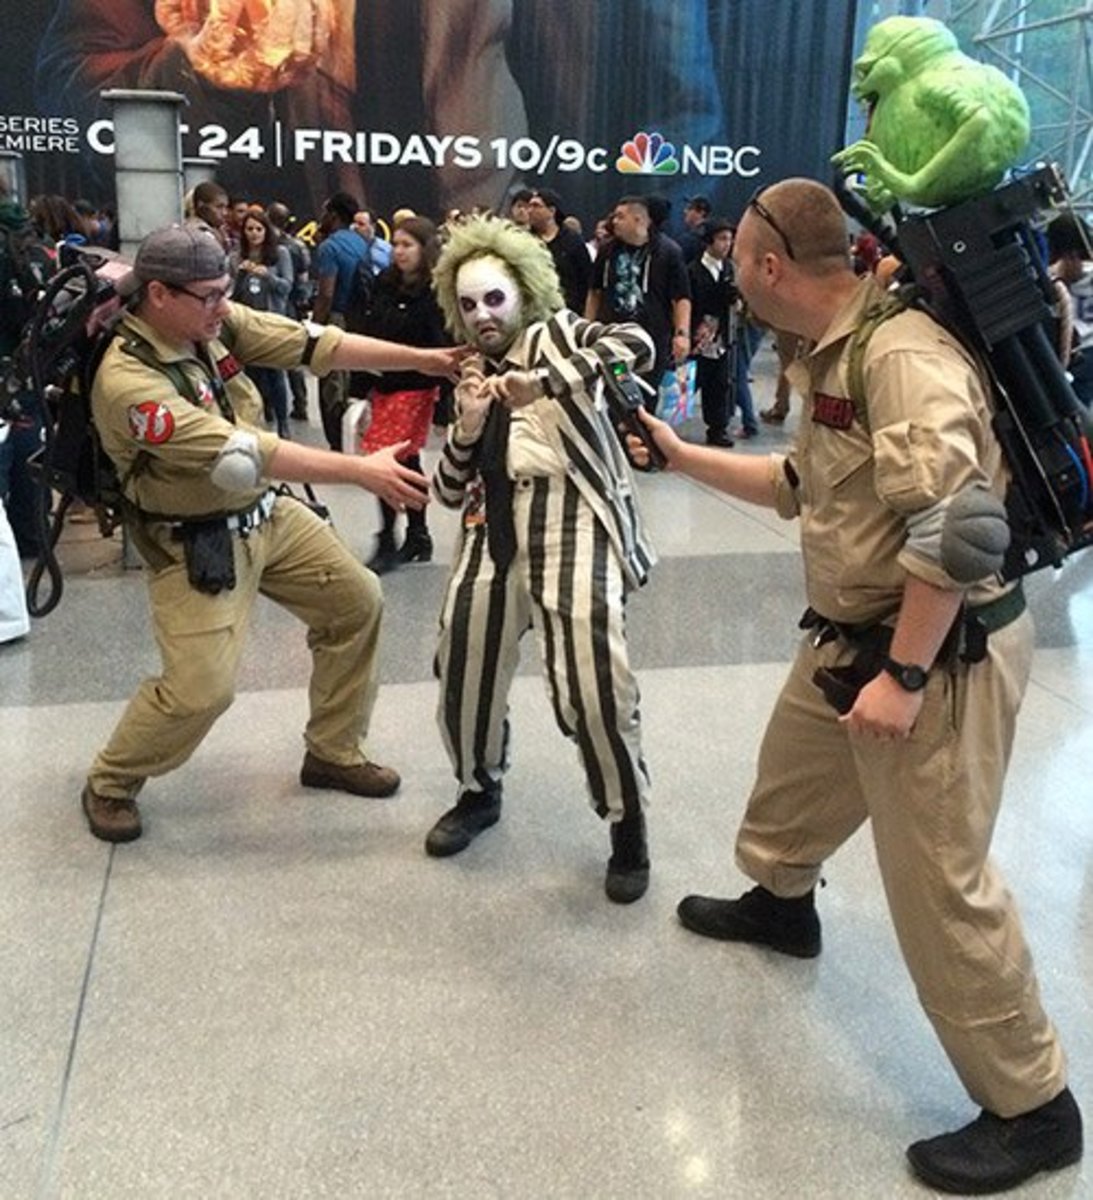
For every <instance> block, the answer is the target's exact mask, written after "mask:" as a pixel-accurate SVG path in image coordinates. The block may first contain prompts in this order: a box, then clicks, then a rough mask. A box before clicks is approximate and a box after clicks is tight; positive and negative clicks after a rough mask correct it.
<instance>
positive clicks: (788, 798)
mask: <svg viewBox="0 0 1093 1200" xmlns="http://www.w3.org/2000/svg"><path fill="white" fill-rule="evenodd" d="M877 295H878V293H877V291H876V289H875V285H874V284H873V283H872V281H870V280H865V281H863V283H862V285H861V287H860V288H859V291H858V292H857V293H856V294H855V297H854V299H853V301H852V302H851V303H848V304H847V306H846V307H845V308H844V309H843V310H842V311H841V312H839V313H838V314H836V315H835V317H834V319H833V321H832V323H831V325H830V327H829V329H828V331H827V333H826V334H825V335H824V337H823V339H822V340H821V341H820V342H819V343H818V344H817V346H816V347H815V349H814V350H813V351H812V353H811V354H810V355H808V356H806V358H805V359H804V360H803V361H802V362H800V363H797V364H795V365H794V366H793V367H791V368H790V370H791V372H793V375H792V382H793V384H794V386H795V387H796V388H797V389H798V391H799V392H800V394H801V395H802V396H804V397H805V398H806V399H805V403H804V410H803V418H802V424H801V432H800V438H799V442H798V445H797V448H796V450H795V452H794V453H793V454H792V455H791V456H790V457H789V460H788V461H789V465H790V468H791V471H790V472H789V473H787V472H786V470H785V466H786V460H784V459H782V458H780V457H779V456H773V457H772V460H771V465H772V479H773V481H774V484H775V489H776V493H777V506H778V510H779V512H780V513H781V515H783V516H786V517H792V516H799V517H800V519H801V529H802V549H803V554H804V563H805V573H806V581H807V592H808V600H809V603H810V605H812V607H813V608H815V609H816V610H817V611H818V612H820V613H822V614H823V615H824V616H825V617H828V618H830V619H831V620H832V621H836V622H840V623H847V624H859V623H863V622H864V623H868V622H874V621H888V622H889V623H892V622H894V619H895V616H896V613H897V611H898V608H899V605H900V602H901V598H902V591H903V584H904V580H905V577H906V576H907V575H914V576H918V577H920V578H921V579H923V580H925V581H927V582H929V583H931V584H934V585H936V586H939V587H942V588H956V587H957V584H956V583H955V582H953V581H952V580H950V579H949V578H947V577H946V575H945V574H944V573H943V572H942V570H941V568H940V566H939V564H938V562H937V561H936V560H935V559H933V558H932V557H931V556H930V555H928V554H922V553H919V552H917V551H916V550H915V549H914V548H913V546H912V545H911V543H910V542H909V540H908V537H907V529H906V524H905V522H906V518H908V517H910V516H913V515H915V514H918V513H922V512H923V511H924V510H927V509H929V508H930V507H931V506H933V505H935V504H937V503H938V502H939V501H941V500H943V499H944V498H945V497H948V496H952V495H955V494H956V493H957V492H959V491H960V490H962V489H963V488H964V487H965V486H966V485H968V484H969V483H972V482H975V481H982V482H987V483H989V484H990V486H992V488H993V489H994V490H995V491H996V493H998V494H1001V492H1002V491H1003V489H1004V486H1005V468H1004V464H1003V462H1002V459H1001V451H1000V449H999V447H998V444H997V442H996V441H995V439H994V437H993V436H992V435H991V434H990V433H989V420H990V414H989V409H988V405H987V399H986V396H985V393H984V389H983V386H982V384H981V382H980V380H979V378H978V376H977V374H976V372H975V369H974V366H973V364H972V363H971V362H970V361H969V360H968V358H967V356H966V355H965V353H964V352H963V351H962V350H961V349H960V348H959V346H958V345H957V344H956V343H955V342H954V340H953V339H952V338H951V337H950V336H949V335H948V334H946V333H945V331H944V330H942V329H941V328H940V327H939V326H938V325H936V324H935V323H934V322H932V321H931V320H930V319H929V318H928V317H927V316H926V315H925V314H923V313H919V312H914V311H909V312H906V313H902V314H900V315H898V316H896V317H894V318H892V319H890V320H889V321H887V322H885V323H884V324H882V325H881V326H879V328H878V329H877V330H876V332H875V333H874V334H873V336H872V338H871V339H870V341H869V343H868V348H867V351H866V354H865V359H864V382H865V392H866V397H867V401H868V414H869V418H868V419H869V427H870V428H869V431H868V432H867V431H866V430H865V429H864V428H863V427H862V426H861V424H860V423H858V422H857V421H854V420H850V421H848V420H847V416H848V410H847V408H846V404H847V403H848V387H847V370H846V367H847V361H846V360H847V352H848V348H849V344H850V338H851V334H852V333H853V330H854V329H855V327H856V325H857V323H858V321H859V320H860V318H861V315H862V313H863V312H864V309H865V308H866V307H867V306H868V304H869V303H870V302H871V301H872V300H874V299H875V298H876V296H877ZM792 472H796V475H797V477H798V479H799V484H798V486H796V487H794V486H792V484H791V482H790V480H791V479H792ZM1001 590H1002V589H1001V588H1000V586H999V585H998V584H997V583H995V582H994V581H990V582H988V583H987V584H984V585H982V586H977V587H975V588H973V589H971V590H970V591H969V592H968V595H967V600H968V601H969V602H970V603H973V604H980V603H984V602H986V601H988V600H990V599H991V598H992V596H995V595H998V594H1001ZM1032 640H1033V631H1032V623H1031V619H1030V617H1029V616H1028V615H1027V614H1024V615H1022V616H1020V617H1018V618H1017V619H1016V620H1015V621H1013V622H1012V623H1011V624H1009V625H1007V626H1005V627H1004V628H1003V629H1001V630H999V631H997V632H995V633H992V634H991V635H990V639H989V649H988V654H987V657H986V658H985V659H984V660H983V661H981V662H979V663H976V664H974V665H968V664H964V663H957V664H955V665H954V666H952V667H951V668H950V667H948V666H946V665H942V664H939V665H938V666H937V667H935V668H934V669H933V670H932V671H931V673H930V677H929V682H928V684H927V687H926V693H925V699H924V703H923V707H922V710H921V713H920V715H919V718H918V721H917V722H916V724H915V727H914V729H913V731H912V733H911V736H910V738H909V740H907V741H883V740H877V739H873V738H868V737H860V736H859V737H851V736H850V735H849V734H848V733H847V731H846V729H845V727H844V726H843V725H841V724H840V723H839V721H838V718H837V714H836V713H835V711H834V710H833V709H832V708H830V707H829V706H828V705H827V703H826V702H825V701H824V699H823V697H822V695H821V693H820V691H819V689H818V688H817V687H816V686H815V685H814V684H813V683H812V682H811V677H812V674H813V672H814V671H815V670H816V669H817V667H820V666H833V665H844V664H845V663H847V662H849V661H850V660H851V659H852V658H853V651H852V650H851V649H850V648H849V647H848V646H847V644H846V643H845V642H844V641H843V640H842V639H841V638H839V639H836V640H835V641H832V642H828V643H827V644H825V645H823V646H821V647H819V648H814V647H813V645H812V643H811V641H809V640H807V639H806V640H805V641H804V642H803V643H802V645H801V647H800V649H799V651H798V654H797V658H796V661H795V663H794V665H793V667H792V670H791V672H790V675H789V678H788V680H787V681H786V684H785V686H784V688H783V690H782V693H781V695H780V696H779V699H778V701H777V704H776V706H775V709H774V712H773V715H772V717H771V720H770V723H769V725H768V727H767V731H766V734H765V736H764V738H763V743H762V747H761V750H760V757H759V768H758V777H757V780H756V783H755V786H754V790H753V791H752V794H751V796H750V798H749V801H748V806H747V811H746V813H745V815H744V819H743V822H742V824H741V827H740V830H739V834H738V837H737V844H736V855H737V862H738V863H739V865H740V867H741V869H742V870H743V871H744V872H745V873H746V874H748V875H749V876H750V877H751V878H753V879H755V880H756V881H757V882H758V883H760V884H762V885H763V886H764V887H766V888H768V889H769V890H771V891H772V892H774V893H776V894H778V895H781V896H786V897H790V896H799V895H803V894H804V893H806V892H807V891H808V890H809V889H810V888H812V887H813V886H814V885H815V884H816V882H817V881H818V879H819V876H820V872H821V869H822V867H823V864H824V861H825V860H826V859H827V858H828V857H829V856H830V855H832V854H833V853H834V852H835V851H836V850H837V849H838V848H839V846H841V845H842V843H843V842H845V841H846V840H847V839H848V838H849V837H850V835H851V834H852V833H854V831H855V830H856V829H857V828H858V827H859V826H860V825H861V824H862V823H863V822H864V821H865V820H866V819H869V821H870V824H871V828H872V832H873V840H874V844H875V847H876V853H877V861H878V864H879V867H880V872H881V876H882V878H883V881H884V887H885V892H886V894H887V899H888V906H889V910H890V912H891V914H892V920H893V923H894V925H895V929H896V934H897V936H898V939H899V943H900V948H901V950H902V952H903V956H904V959H905V961H906V963H907V966H908V968H909V969H910V972H911V976H912V978H913V980H914V983H915V987H916V989H917V991H918V995H919V999H920V1001H921V1003H922V1005H923V1008H924V1009H925V1010H926V1013H927V1015H928V1016H929V1018H930V1020H931V1022H932V1023H933V1026H934V1029H935V1031H936V1032H937V1035H938V1037H939V1038H940V1040H941V1043H942V1045H943V1047H944V1049H945V1051H946V1053H947V1054H948V1056H949V1058H950V1060H951V1061H952V1063H953V1066H954V1067H955V1068H956V1071H957V1073H958V1075H959V1076H960V1078H961V1080H962V1082H963V1083H964V1086H965V1087H966V1088H967V1090H968V1092H969V1094H970V1095H971V1096H972V1098H973V1099H974V1100H975V1101H976V1102H978V1103H979V1104H980V1105H982V1106H983V1107H984V1108H987V1109H989V1110H991V1111H992V1112H994V1113H997V1114H998V1115H1000V1116H1003V1117H1009V1116H1014V1115H1017V1114H1019V1113H1023V1112H1027V1111H1028V1110H1030V1109H1033V1108H1036V1107H1038V1106H1039V1105H1041V1104H1044V1103H1046V1102H1047V1101H1048V1100H1050V1099H1052V1098H1053V1097H1054V1096H1055V1095H1057V1094H1058V1092H1060V1091H1061V1090H1062V1089H1063V1088H1064V1087H1065V1086H1066V1077H1065V1061H1064V1056H1063V1053H1062V1050H1061V1048H1060V1046H1059V1042H1058V1039H1057V1036H1056V1033H1055V1030H1054V1028H1053V1026H1052V1025H1051V1023H1050V1021H1049V1020H1048V1018H1047V1016H1046V1015H1045V1014H1044V1011H1043V1009H1042V1007H1041V1004H1040V997H1039V989H1038V986H1037V982H1036V976H1035V974H1034V971H1033V966H1032V961H1031V958H1030V956H1029V952H1028V948H1027V946H1026V944H1025V939H1024V935H1023V933H1022V931H1021V925H1020V920H1019V918H1018V914H1017V909H1016V907H1015V905H1014V902H1013V899H1012V897H1011V896H1010V894H1009V892H1008V891H1007V890H1006V887H1005V884H1004V882H1003V880H1002V877H1001V875H1000V873H999V872H998V870H997V868H996V867H995V866H994V864H993V863H992V862H991V860H990V858H989V849H990V842H991V836H992V833H993V830H994V823H995V818H996V816H997V813H998V806H999V802H1000V800H1001V796H1002V786H1003V780H1004V777H1005V772H1006V766H1007V764H1008V761H1009V757H1010V751H1011V749H1012V746H1013V736H1014V728H1015V722H1016V718H1017V711H1018V708H1019V707H1020V703H1021V698H1022V696H1023V694H1024V690H1025V685H1026V683H1027V680H1028V675H1029V669H1030V663H1031V657H1032Z"/></svg>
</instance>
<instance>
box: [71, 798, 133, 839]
mask: <svg viewBox="0 0 1093 1200" xmlns="http://www.w3.org/2000/svg"><path fill="white" fill-rule="evenodd" d="M80 802H81V803H82V804H83V810H84V814H85V815H86V817H87V824H88V826H89V827H90V829H91V832H92V833H93V834H94V835H95V836H96V837H97V838H101V839H102V841H104V842H133V841H136V839H137V838H139V837H140V834H141V824H140V809H139V808H138V807H137V802H136V801H135V800H132V799H129V798H119V797H115V796H100V795H99V794H98V793H97V792H93V791H92V790H91V785H90V784H88V785H87V787H85V788H84V790H83V795H82V796H81V797H80Z"/></svg>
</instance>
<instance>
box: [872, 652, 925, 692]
mask: <svg viewBox="0 0 1093 1200" xmlns="http://www.w3.org/2000/svg"><path fill="white" fill-rule="evenodd" d="M883 666H884V669H885V670H886V671H887V672H888V674H889V675H891V676H892V678H893V679H894V680H895V681H896V683H898V684H899V686H900V687H901V688H903V690H904V691H905V692H921V691H922V689H923V688H924V687H925V686H926V680H927V679H929V677H930V672H929V670H927V668H926V667H920V666H917V665H916V664H915V663H901V662H896V660H895V659H894V658H886V659H885V660H884V663H883Z"/></svg>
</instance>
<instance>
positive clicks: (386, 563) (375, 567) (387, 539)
mask: <svg viewBox="0 0 1093 1200" xmlns="http://www.w3.org/2000/svg"><path fill="white" fill-rule="evenodd" d="M401 564H402V559H401V558H399V552H398V547H397V546H396V545H395V539H394V536H393V535H392V534H389V533H386V534H384V533H381V534H379V536H378V537H377V538H376V548H375V550H374V551H373V552H372V557H371V558H370V559H369V560H368V561H367V562H366V563H365V564H364V565H365V566H366V567H367V568H368V569H369V570H370V571H373V572H375V574H377V575H386V574H387V572H388V571H393V570H394V569H395V568H396V567H398V566H400V565H401Z"/></svg>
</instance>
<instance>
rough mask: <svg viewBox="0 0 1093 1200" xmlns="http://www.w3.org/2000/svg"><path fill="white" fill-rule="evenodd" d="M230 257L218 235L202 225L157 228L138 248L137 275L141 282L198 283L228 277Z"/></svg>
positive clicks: (135, 273) (135, 270)
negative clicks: (153, 280)
mask: <svg viewBox="0 0 1093 1200" xmlns="http://www.w3.org/2000/svg"><path fill="white" fill-rule="evenodd" d="M228 270H229V267H228V255H227V253H226V251H225V250H224V247H223V246H222V245H221V244H220V241H219V239H218V238H217V236H216V234H215V233H213V231H212V230H211V229H210V228H209V227H208V225H203V224H201V223H200V222H196V221H195V222H189V223H187V224H185V225H167V226H164V228H162V229H154V230H153V231H152V232H151V233H150V234H148V236H147V237H146V238H145V239H144V241H143V242H141V244H140V246H139V247H138V248H137V256H136V259H135V260H134V262H133V274H134V276H135V277H136V279H137V281H138V282H139V283H147V282H148V281H149V280H151V279H158V280H159V281H160V282H161V283H180V284H186V283H194V282H195V281H196V280H199V279H220V278H221V277H222V276H224V275H227V274H228Z"/></svg>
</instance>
